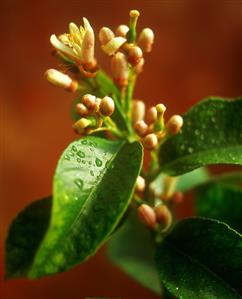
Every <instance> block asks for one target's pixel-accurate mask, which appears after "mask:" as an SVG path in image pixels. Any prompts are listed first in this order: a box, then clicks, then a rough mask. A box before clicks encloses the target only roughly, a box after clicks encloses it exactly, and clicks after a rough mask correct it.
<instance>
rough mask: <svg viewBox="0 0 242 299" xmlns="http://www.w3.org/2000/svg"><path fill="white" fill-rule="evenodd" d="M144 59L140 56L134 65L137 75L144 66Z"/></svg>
mask: <svg viewBox="0 0 242 299" xmlns="http://www.w3.org/2000/svg"><path fill="white" fill-rule="evenodd" d="M144 64H145V60H144V58H141V60H140V62H139V63H138V64H137V65H136V66H135V67H134V72H135V73H136V74H137V75H139V74H140V73H142V71H143V68H144Z"/></svg>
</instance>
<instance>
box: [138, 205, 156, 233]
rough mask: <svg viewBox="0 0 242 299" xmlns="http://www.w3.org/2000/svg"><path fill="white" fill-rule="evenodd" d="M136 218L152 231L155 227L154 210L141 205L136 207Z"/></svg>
mask: <svg viewBox="0 0 242 299" xmlns="http://www.w3.org/2000/svg"><path fill="white" fill-rule="evenodd" d="M138 216H139V218H140V220H141V221H142V222H143V223H144V224H145V225H146V226H147V227H149V228H151V229H154V228H155V226H156V215H155V212H154V210H153V209H152V208H151V207H150V206H148V205H146V204H142V205H141V206H139V207H138Z"/></svg>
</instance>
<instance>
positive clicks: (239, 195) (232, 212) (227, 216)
mask: <svg viewBox="0 0 242 299" xmlns="http://www.w3.org/2000/svg"><path fill="white" fill-rule="evenodd" d="M196 210H197V214H198V215H199V216H204V217H209V218H213V219H217V220H220V221H223V222H225V223H227V224H228V225H229V226H231V227H232V228H234V229H236V230H237V231H238V232H240V233H241V232H242V215H241V211H242V188H240V187H238V186H236V185H232V184H225V183H221V182H217V183H209V184H206V185H203V186H201V187H200V188H198V189H197V190H196Z"/></svg>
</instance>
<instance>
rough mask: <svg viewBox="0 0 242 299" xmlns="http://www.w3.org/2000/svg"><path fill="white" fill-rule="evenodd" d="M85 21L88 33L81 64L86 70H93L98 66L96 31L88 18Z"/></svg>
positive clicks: (83, 46) (85, 38)
mask: <svg viewBox="0 0 242 299" xmlns="http://www.w3.org/2000/svg"><path fill="white" fill-rule="evenodd" d="M83 21H84V27H85V30H86V31H85V35H84V38H83V41H82V47H81V63H82V65H83V66H84V67H85V68H86V69H93V68H94V67H95V66H96V60H95V57H94V45H95V37H94V31H93V29H92V27H91V25H90V24H89V22H88V20H87V19H86V18H83Z"/></svg>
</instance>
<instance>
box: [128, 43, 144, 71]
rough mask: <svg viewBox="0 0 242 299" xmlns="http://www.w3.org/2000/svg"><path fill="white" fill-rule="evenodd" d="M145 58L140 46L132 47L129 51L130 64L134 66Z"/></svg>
mask: <svg viewBox="0 0 242 299" xmlns="http://www.w3.org/2000/svg"><path fill="white" fill-rule="evenodd" d="M142 58H143V52H142V50H141V49H140V47H138V46H132V47H130V48H129V51H128V62H129V63H130V64H132V65H133V66H136V65H138V64H139V62H140V61H141V59H142Z"/></svg>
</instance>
